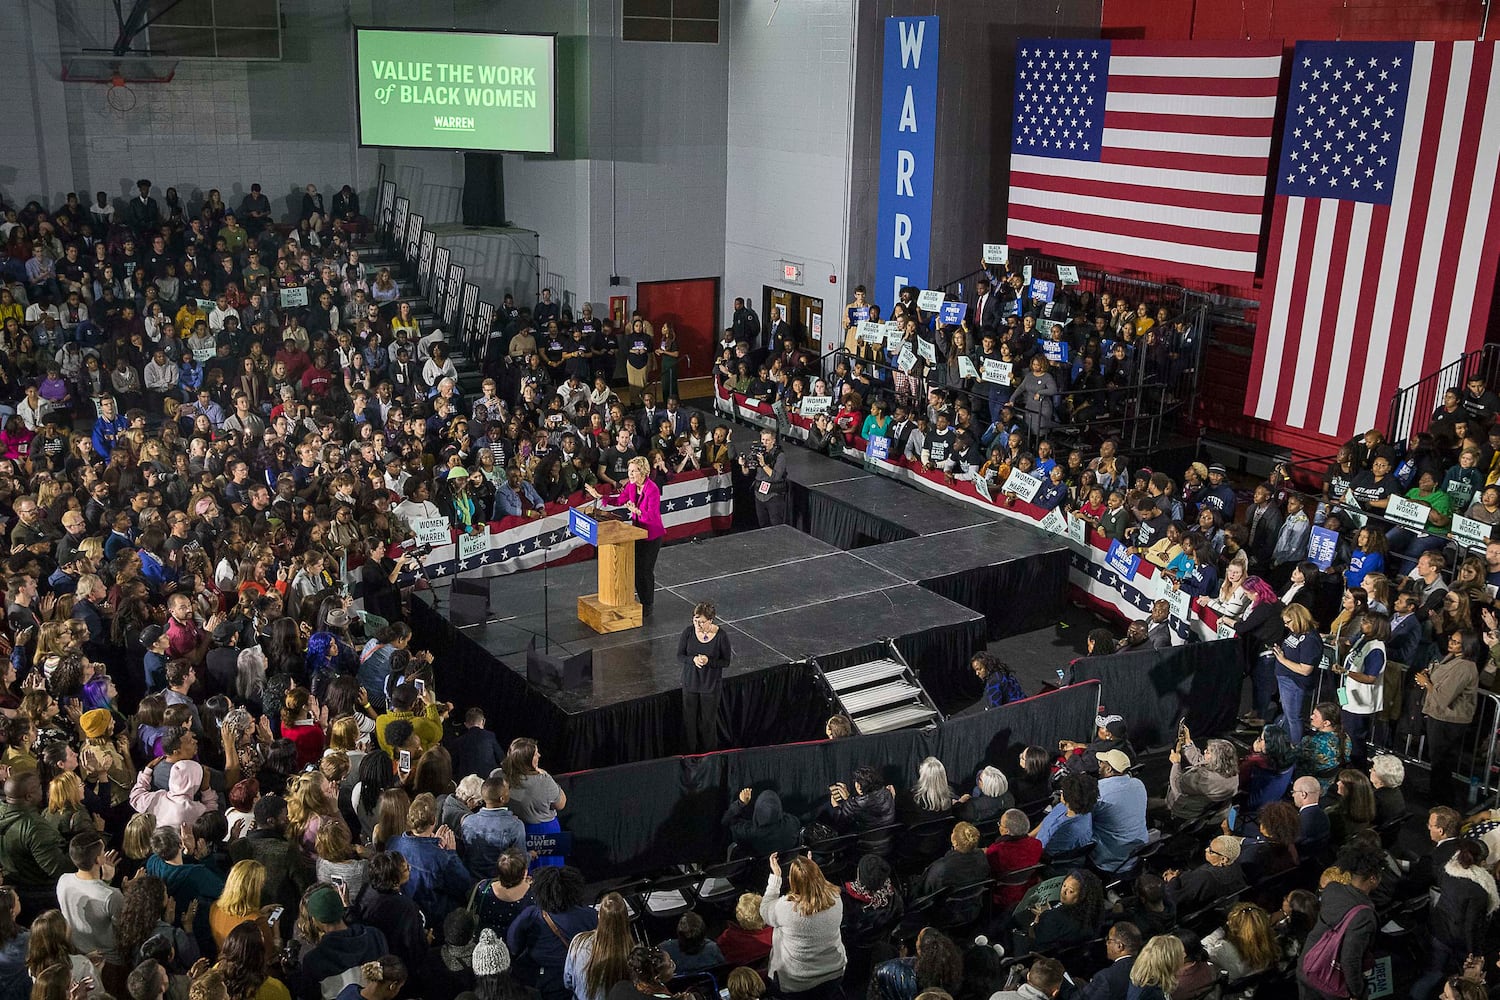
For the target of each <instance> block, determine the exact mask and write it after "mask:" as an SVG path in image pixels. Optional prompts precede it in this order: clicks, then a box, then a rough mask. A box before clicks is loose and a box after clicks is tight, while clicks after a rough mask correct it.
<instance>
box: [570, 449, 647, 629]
mask: <svg viewBox="0 0 1500 1000" xmlns="http://www.w3.org/2000/svg"><path fill="white" fill-rule="evenodd" d="M628 475H629V477H630V481H629V482H627V483H626V484H625V486H624V487H623V488H622V489H621V490H620V492H619V493H617V494H615V495H614V496H612V497H609V498H608V499H605V498H603V496H602V495H601V494H600V493H599V491H598V490H596V489H595V488H594V487H593V486H587V487H585V488H586V489H587V490H588V491H589V495H590V496H592V497H593V498H594V499H595V500H600V501H601V502H602V503H604V505H605V506H608V507H623V508H624V509H625V510H626V511H628V512H629V513H630V521H631V523H632V524H634V525H635V526H636V527H637V528H645V529H646V537H645V539H643V540H642V541H639V542H636V543H635V598H636V600H638V601H640V602H641V615H642V617H645V618H650V617H651V605H652V603H653V602H654V600H655V598H656V557H657V556H658V555H660V554H661V542H662V536H663V535H665V534H666V532H667V529H666V528H665V526H663V525H662V523H661V487H659V486H657V485H656V484H655V483H654V482H652V481H651V462H650V461H649V460H648V459H646V458H644V457H642V456H640V455H637V456H636V457H635V458H632V459H631V460H630V467H629V470H628Z"/></svg>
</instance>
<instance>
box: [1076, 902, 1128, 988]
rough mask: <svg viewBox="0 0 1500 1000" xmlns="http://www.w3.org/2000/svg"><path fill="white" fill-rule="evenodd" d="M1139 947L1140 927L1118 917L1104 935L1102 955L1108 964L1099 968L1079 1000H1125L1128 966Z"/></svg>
mask: <svg viewBox="0 0 1500 1000" xmlns="http://www.w3.org/2000/svg"><path fill="white" fill-rule="evenodd" d="M1140 950H1141V932H1140V928H1138V927H1136V925H1135V924H1132V923H1130V922H1129V921H1128V920H1122V921H1121V922H1120V923H1118V924H1115V925H1114V926H1113V927H1111V928H1110V929H1109V934H1107V935H1106V936H1105V938H1104V957H1105V958H1107V959H1109V964H1108V965H1107V966H1105V967H1104V968H1103V969H1101V970H1100V971H1099V972H1098V973H1097V974H1096V975H1095V976H1094V978H1093V979H1090V980H1089V981H1088V985H1087V986H1085V987H1084V988H1083V991H1082V992H1081V993H1079V995H1078V996H1079V1000H1125V995H1126V994H1127V993H1129V992H1130V967H1131V965H1133V964H1134V963H1135V956H1136V953H1137V952H1139V951H1140Z"/></svg>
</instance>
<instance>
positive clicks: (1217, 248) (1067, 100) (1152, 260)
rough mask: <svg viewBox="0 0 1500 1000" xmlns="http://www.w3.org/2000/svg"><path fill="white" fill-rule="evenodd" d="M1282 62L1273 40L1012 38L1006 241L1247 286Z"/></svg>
mask: <svg viewBox="0 0 1500 1000" xmlns="http://www.w3.org/2000/svg"><path fill="white" fill-rule="evenodd" d="M1282 62H1283V54H1282V50H1281V45H1280V43H1278V42H1267V43H1262V42H1236V43H1233V44H1227V45H1204V44H1198V43H1158V42H1121V41H1115V42H1110V41H1088V40H1077V39H1062V40H1059V39H1046V40H1042V41H1023V42H1021V45H1020V49H1019V50H1018V51H1017V54H1016V99H1015V109H1014V111H1013V115H1012V128H1011V157H1010V210H1009V212H1010V221H1009V232H1008V237H1007V238H1008V239H1009V241H1010V245H1011V247H1012V250H1013V251H1014V250H1015V249H1017V248H1024V247H1036V248H1038V249H1040V250H1042V251H1043V252H1045V253H1048V254H1051V255H1053V256H1058V257H1061V258H1063V259H1064V260H1069V261H1072V260H1078V261H1087V262H1090V263H1094V264H1099V265H1101V266H1105V267H1112V268H1118V269H1125V270H1136V271H1149V272H1153V273H1157V274H1163V275H1167V276H1170V277H1176V278H1182V279H1195V280H1202V281H1211V282H1217V283H1226V284H1230V285H1234V286H1237V287H1242V286H1248V285H1249V284H1250V283H1251V282H1252V280H1253V279H1254V277H1255V269H1256V257H1257V253H1258V251H1259V244H1260V234H1261V223H1262V220H1263V219H1264V216H1265V199H1266V190H1267V180H1266V177H1267V174H1268V173H1269V172H1270V155H1271V133H1272V129H1273V128H1274V127H1275V118H1276V90H1277V86H1278V82H1279V80H1280V77H1281V67H1282Z"/></svg>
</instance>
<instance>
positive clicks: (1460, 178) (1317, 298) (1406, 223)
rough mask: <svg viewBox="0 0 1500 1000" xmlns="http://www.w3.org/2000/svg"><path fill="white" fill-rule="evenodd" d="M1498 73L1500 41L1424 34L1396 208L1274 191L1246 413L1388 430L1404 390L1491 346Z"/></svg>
mask: <svg viewBox="0 0 1500 1000" xmlns="http://www.w3.org/2000/svg"><path fill="white" fill-rule="evenodd" d="M1495 69H1496V66H1495V44H1494V43H1492V42H1477V43H1476V42H1418V43H1416V45H1415V51H1414V54H1413V61H1412V74H1411V84H1410V93H1409V96H1408V100H1407V106H1406V118H1405V125H1404V127H1403V131H1402V137H1401V152H1400V158H1399V160H1398V161H1397V175H1396V186H1395V189H1394V194H1393V198H1392V201H1391V204H1390V205H1389V206H1386V205H1370V204H1365V203H1351V202H1345V201H1340V200H1337V199H1328V198H1300V197H1286V196H1278V197H1277V199H1276V205H1275V209H1274V213H1273V217H1272V225H1271V242H1270V254H1269V260H1268V263H1267V269H1266V281H1265V293H1264V295H1263V297H1262V308H1261V311H1260V322H1259V328H1258V329H1257V331H1256V351H1255V360H1254V363H1253V365H1252V367H1251V373H1250V391H1249V395H1248V398H1247V401H1246V407H1245V411H1246V413H1247V414H1249V415H1250V416H1253V417H1257V418H1259V419H1262V420H1268V421H1272V422H1274V423H1276V424H1278V425H1281V426H1286V427H1292V428H1299V429H1303V430H1307V431H1314V432H1316V433H1319V434H1323V435H1326V436H1329V437H1334V438H1339V439H1344V438H1348V437H1351V436H1353V435H1354V434H1357V433H1361V432H1363V431H1365V430H1369V429H1371V428H1378V429H1380V430H1385V429H1386V428H1385V426H1384V423H1385V419H1386V407H1387V405H1388V403H1389V401H1390V399H1391V397H1392V395H1393V394H1394V393H1395V391H1396V390H1397V389H1399V388H1400V387H1402V386H1405V385H1410V384H1411V383H1413V382H1416V381H1418V380H1419V379H1421V378H1422V377H1423V376H1424V375H1427V374H1428V373H1430V372H1433V371H1435V370H1437V369H1438V368H1439V367H1441V366H1443V365H1445V364H1447V363H1448V362H1450V361H1453V360H1454V359H1455V358H1457V357H1458V356H1459V355H1460V354H1462V353H1463V352H1465V351H1469V350H1472V349H1474V348H1476V347H1478V346H1479V345H1480V344H1482V343H1483V342H1484V335H1485V325H1486V320H1487V318H1488V314H1489V305H1490V298H1491V293H1492V291H1493V289H1494V284H1495V267H1496V258H1497V255H1500V227H1497V225H1496V223H1497V221H1500V220H1497V215H1500V198H1497V197H1496V191H1495V182H1496V177H1497V166H1500V73H1496V72H1495ZM1393 430H1394V431H1395V433H1396V435H1397V436H1398V437H1405V436H1406V434H1407V433H1409V431H1410V428H1409V427H1404V428H1403V427H1397V428H1394V429H1393Z"/></svg>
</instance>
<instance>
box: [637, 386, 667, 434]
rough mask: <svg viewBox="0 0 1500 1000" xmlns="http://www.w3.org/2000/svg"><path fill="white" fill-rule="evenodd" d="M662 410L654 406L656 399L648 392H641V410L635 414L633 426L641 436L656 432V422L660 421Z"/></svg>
mask: <svg viewBox="0 0 1500 1000" xmlns="http://www.w3.org/2000/svg"><path fill="white" fill-rule="evenodd" d="M661 416H662V410H661V408H660V407H659V406H657V405H656V398H655V397H654V396H652V395H651V393H650V392H647V391H642V392H641V408H640V410H638V411H637V412H636V415H635V425H636V426H637V427H639V428H640V430H641V433H642V434H643V435H649V434H652V433H654V432H655V431H656V422H657V421H658V420H660V419H661Z"/></svg>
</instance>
